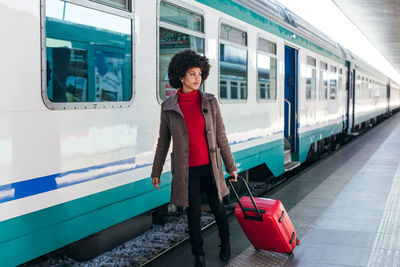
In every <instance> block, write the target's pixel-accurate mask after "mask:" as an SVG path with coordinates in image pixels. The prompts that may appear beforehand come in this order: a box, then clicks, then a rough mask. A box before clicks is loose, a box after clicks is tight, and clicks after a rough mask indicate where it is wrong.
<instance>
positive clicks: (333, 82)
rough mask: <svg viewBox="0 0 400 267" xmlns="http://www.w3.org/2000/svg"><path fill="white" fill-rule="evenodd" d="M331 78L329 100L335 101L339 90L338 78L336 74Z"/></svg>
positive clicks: (331, 74)
mask: <svg viewBox="0 0 400 267" xmlns="http://www.w3.org/2000/svg"><path fill="white" fill-rule="evenodd" d="M329 76H330V79H329V99H335V98H336V90H337V76H336V74H335V73H330V75H329Z"/></svg>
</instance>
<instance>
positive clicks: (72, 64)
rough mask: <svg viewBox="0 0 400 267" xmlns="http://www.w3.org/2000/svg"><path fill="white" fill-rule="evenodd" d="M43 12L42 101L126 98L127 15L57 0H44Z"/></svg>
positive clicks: (128, 73)
mask: <svg viewBox="0 0 400 267" xmlns="http://www.w3.org/2000/svg"><path fill="white" fill-rule="evenodd" d="M45 12H46V20H45V27H46V42H45V43H46V67H47V82H46V85H47V90H46V91H45V93H46V97H47V98H44V99H45V102H46V104H49V105H50V107H51V108H54V109H59V108H63V109H66V108H77V107H78V108H87V107H94V108H95V107H97V104H92V105H88V104H87V103H91V102H92V103H93V102H94V103H95V102H123V101H129V100H130V99H131V97H132V52H131V51H132V34H131V33H132V20H131V19H130V18H128V17H121V16H117V15H113V14H110V13H106V12H102V11H98V10H94V9H92V8H87V7H83V6H80V5H75V4H72V3H68V2H64V1H59V0H47V1H46V7H45ZM47 99H48V100H50V103H47ZM51 103H64V104H62V105H60V104H56V106H55V104H51ZM65 103H72V104H73V105H72V104H65ZM79 103H86V104H82V105H79ZM110 105H111V104H110ZM119 105H120V104H118V106H119ZM101 106H104V107H105V106H108V105H106V104H102V105H101Z"/></svg>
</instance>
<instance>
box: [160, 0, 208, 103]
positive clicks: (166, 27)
mask: <svg viewBox="0 0 400 267" xmlns="http://www.w3.org/2000/svg"><path fill="white" fill-rule="evenodd" d="M203 24H204V20H203V16H202V15H199V14H197V13H194V12H192V11H190V10H187V9H183V8H181V7H178V6H173V5H170V4H167V3H164V2H161V3H160V23H159V54H158V71H159V73H158V96H159V98H160V99H161V100H165V99H166V98H168V97H170V96H172V95H174V94H175V93H176V89H175V88H173V87H172V86H171V85H170V84H169V80H168V65H169V62H170V61H171V58H172V57H173V56H174V55H175V54H176V53H178V52H181V51H183V50H186V49H191V50H194V51H196V52H197V53H198V54H201V55H204V34H203V33H202V32H203V27H204V25H203ZM200 90H204V86H203V84H202V85H201V86H200Z"/></svg>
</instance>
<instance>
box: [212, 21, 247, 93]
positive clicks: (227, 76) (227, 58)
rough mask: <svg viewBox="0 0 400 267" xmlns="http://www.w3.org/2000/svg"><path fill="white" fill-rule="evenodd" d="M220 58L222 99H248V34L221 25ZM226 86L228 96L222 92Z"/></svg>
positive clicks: (226, 25) (223, 24)
mask: <svg viewBox="0 0 400 267" xmlns="http://www.w3.org/2000/svg"><path fill="white" fill-rule="evenodd" d="M219 58H220V61H219V75H220V77H219V79H220V80H219V84H220V93H219V96H220V99H222V100H244V99H247V33H246V32H245V31H242V30H239V29H237V28H234V27H232V26H230V25H228V24H225V23H221V24H220V44H219ZM224 84H227V85H228V86H227V88H228V90H227V93H226V94H225V93H224V91H221V86H224Z"/></svg>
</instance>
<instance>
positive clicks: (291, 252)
mask: <svg viewBox="0 0 400 267" xmlns="http://www.w3.org/2000/svg"><path fill="white" fill-rule="evenodd" d="M288 255H289V256H290V257H294V248H293V249H292V250H291V251H290V252H289V253H288Z"/></svg>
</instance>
